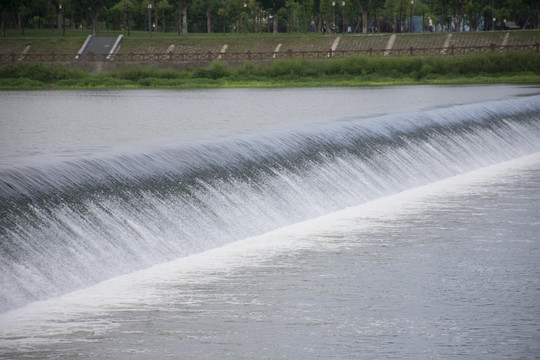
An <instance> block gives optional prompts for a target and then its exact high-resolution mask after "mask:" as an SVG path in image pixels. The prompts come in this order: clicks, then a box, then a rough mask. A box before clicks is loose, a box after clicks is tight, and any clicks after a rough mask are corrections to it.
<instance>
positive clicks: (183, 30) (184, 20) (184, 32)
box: [182, 5, 188, 36]
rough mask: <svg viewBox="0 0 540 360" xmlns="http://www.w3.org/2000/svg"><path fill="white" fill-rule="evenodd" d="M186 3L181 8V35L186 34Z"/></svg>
mask: <svg viewBox="0 0 540 360" xmlns="http://www.w3.org/2000/svg"><path fill="white" fill-rule="evenodd" d="M187 9H188V7H187V5H186V6H184V7H183V8H182V35H184V36H188V31H187Z"/></svg>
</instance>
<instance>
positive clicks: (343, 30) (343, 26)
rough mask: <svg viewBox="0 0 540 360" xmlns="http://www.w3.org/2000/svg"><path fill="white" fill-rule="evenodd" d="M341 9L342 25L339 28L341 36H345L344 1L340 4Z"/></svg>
mask: <svg viewBox="0 0 540 360" xmlns="http://www.w3.org/2000/svg"><path fill="white" fill-rule="evenodd" d="M341 9H342V10H343V11H342V13H343V25H342V27H341V32H342V33H343V34H345V1H342V2H341Z"/></svg>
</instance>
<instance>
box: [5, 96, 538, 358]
mask: <svg viewBox="0 0 540 360" xmlns="http://www.w3.org/2000/svg"><path fill="white" fill-rule="evenodd" d="M415 89H416V88H415ZM494 89H496V90H497V91H496V93H497V96H498V98H497V100H498V101H490V100H489V99H491V96H487V95H485V94H484V95H482V96H484V98H482V96H481V95H478V89H475V88H467V87H466V88H444V87H443V88H420V91H424V92H425V93H426V94H430V96H432V97H433V99H432V100H426V103H425V104H420V103H414V102H412V101H410V100H411V99H412V98H413V97H412V96H411V95H410V94H405V95H404V94H403V91H407V90H410V88H386V89H379V90H378V91H379V95H381V94H382V95H384V96H387V97H388V96H394V97H395V98H396V99H397V100H396V103H395V104H394V106H393V107H390V108H388V109H381V106H380V104H379V106H376V104H373V103H372V102H371V103H370V104H366V105H365V106H363V107H362V106H359V105H360V104H364V103H362V102H361V101H359V102H358V103H357V104H356V110H355V105H354V104H351V100H352V99H358V98H359V97H358V96H359V95H364V96H365V98H366V99H369V97H370V96H372V94H369V93H366V92H364V93H362V92H360V93H358V92H356V93H355V92H354V91H353V92H352V93H353V94H349V92H345V91H342V90H341V89H337V90H333V89H329V90H325V89H322V90H321V89H319V91H320V93H317V92H316V93H312V92H311V90H310V91H307V92H303V91H301V90H298V93H293V92H291V91H290V90H287V91H284V92H283V93H280V92H279V91H269V92H264V91H263V92H257V93H256V94H254V95H253V94H251V95H253V98H254V99H259V100H260V99H262V98H265V97H274V98H280V96H282V98H281V99H282V103H283V104H284V105H283V107H284V108H285V109H288V110H279V111H278V112H280V111H282V112H283V114H286V113H287V114H289V115H290V120H289V121H285V120H283V118H282V117H279V118H278V119H279V120H276V122H275V123H274V120H273V119H274V117H272V116H270V117H267V118H265V116H261V117H259V116H257V113H254V112H253V111H252V110H250V111H247V110H246V111H244V112H239V115H238V118H242V119H243V120H242V121H240V120H238V119H237V118H235V117H231V119H236V120H234V121H233V120H223V121H222V122H221V124H222V125H216V124H218V123H220V121H217V122H216V121H209V122H205V120H201V121H202V122H203V123H205V124H206V125H201V124H198V125H193V126H192V130H191V132H190V131H188V132H187V133H186V134H181V129H176V133H175V132H174V131H173V130H172V129H174V128H175V125H172V124H174V123H176V126H180V125H178V124H185V123H186V122H187V123H190V122H192V123H194V124H196V123H197V121H198V120H199V119H198V118H191V117H192V116H193V117H195V116H196V113H197V111H195V110H193V112H189V111H188V112H187V113H188V115H187V117H188V119H186V118H184V117H183V116H178V118H177V119H176V120H171V119H170V116H171V114H172V113H174V111H172V110H171V108H172V109H176V108H175V106H176V105H171V106H170V107H169V108H168V110H167V111H165V110H163V109H159V108H153V109H154V111H155V112H156V114H157V115H158V116H156V119H158V118H161V116H163V115H164V114H167V116H168V118H167V120H164V121H159V120H156V123H157V124H156V127H157V128H158V129H160V128H163V129H165V130H164V131H165V132H164V133H161V132H159V131H156V133H154V134H152V133H146V138H145V135H144V134H145V131H142V130H141V129H137V130H133V129H131V128H130V127H129V126H125V125H126V124H124V125H122V124H117V125H112V126H110V128H109V130H108V131H104V130H103V129H101V128H100V129H99V130H96V131H97V132H98V133H99V132H102V133H107V134H108V135H107V136H110V138H108V139H104V138H103V137H102V136H96V138H95V139H97V140H91V139H90V140H88V141H87V142H85V143H80V144H79V146H75V145H74V144H73V143H72V142H71V140H69V141H65V142H58V143H57V142H55V141H54V137H55V136H58V135H53V134H51V131H50V130H48V131H44V132H45V136H44V137H45V138H47V137H48V136H49V137H50V138H51V140H46V141H45V140H44V141H43V144H42V146H38V148H39V149H41V150H38V151H37V153H34V154H33V152H34V150H32V149H31V147H30V146H27V145H22V146H20V147H13V146H12V145H7V146H5V147H4V150H3V153H4V154H6V155H5V156H4V157H3V159H2V161H1V162H0V200H1V202H0V203H1V205H0V214H1V217H0V235H1V241H2V242H1V244H2V247H1V249H0V250H1V253H0V255H1V257H0V259H1V262H0V266H1V272H0V274H1V275H0V281H1V283H2V287H1V288H2V290H1V293H0V295H1V297H0V300H1V302H0V304H1V307H2V309H3V311H4V313H3V314H1V315H0V348H2V349H4V350H2V351H0V356H1V357H2V358H25V357H26V358H64V357H65V358H81V359H88V358H96V359H104V358H111V359H121V358H128V357H129V358H141V359H146V358H150V357H155V358H167V357H172V358H190V359H193V358H201V359H213V358H231V359H232V358H235V359H238V358H267V359H275V358H291V359H298V358H341V359H353V358H392V357H396V358H409V359H413V358H415V359H417V358H454V357H457V356H462V357H465V358H486V359H493V358H508V357H509V358H536V357H538V354H539V349H540V347H539V345H538V344H539V343H540V342H539V340H540V339H539V338H540V336H539V334H540V325H539V323H540V318H539V314H540V312H539V310H540V309H539V306H538V302H537V301H536V299H537V298H538V295H539V291H540V290H539V289H540V286H539V285H540V284H539V280H538V279H540V277H539V276H538V275H539V262H538V259H539V239H538V234H539V230H540V216H539V206H538V204H539V202H538V200H539V197H540V182H539V179H540V177H539V175H540V166H539V165H540V159H539V158H538V153H539V149H540V141H539V140H540V123H539V119H540V98H539V97H538V96H537V95H536V96H535V95H530V94H534V92H535V91H536V90H535V89H534V88H520V87H496V88H490V87H487V88H486V89H484V91H486V90H494ZM473 90H474V91H473ZM364 91H365V90H364ZM437 91H439V92H440V93H439V96H440V95H442V94H447V95H448V94H452V93H455V98H454V99H450V98H448V97H447V98H445V99H444V100H440V106H437V105H436V100H435V95H436V94H437ZM467 92H470V94H471V95H469V96H467ZM433 93H435V94H433ZM35 94H38V95H39V93H33V94H32V96H36V97H37V100H36V101H35V102H36V103H39V102H40V101H42V99H41V98H40V97H39V96H37V95H35ZM59 94H60V95H64V93H55V92H53V93H48V92H45V93H43V96H45V97H47V96H52V97H55V98H61V97H59ZM115 94H117V96H118V97H119V98H118V99H116V102H115V101H114V100H110V99H109V98H108V97H106V98H107V99H106V100H100V101H112V102H114V103H115V104H117V105H118V104H121V103H123V102H128V103H129V102H130V101H132V100H129V99H127V98H126V93H125V92H117V93H113V95H115ZM128 94H134V95H135V97H136V102H138V103H141V102H143V101H147V104H149V103H152V102H153V101H156V100H155V99H156V96H155V95H156V94H160V95H161V94H165V95H164V96H165V97H168V99H169V100H171V98H174V97H178V98H180V99H183V98H184V97H188V98H190V97H192V99H195V98H196V97H195V96H194V94H196V95H201V94H202V95H204V94H206V93H205V92H194V93H191V92H187V93H178V92H156V93H153V92H148V93H146V92H143V93H138V92H135V93H130V92H128ZM145 94H150V95H154V96H150V97H149V98H148V99H146V100H145V97H146V96H145ZM238 94H239V93H237V92H234V91H233V92H232V95H238ZM240 94H247V93H245V92H242V91H241V92H240ZM472 94H475V95H472ZM4 95H5V96H6V97H3V99H5V98H8V97H10V96H13V93H7V94H4ZM75 95H76V96H79V97H80V98H77V99H76V101H77V102H81V103H86V102H93V101H95V94H94V93H90V94H84V93H82V95H81V93H75ZM98 95H101V94H98ZM232 95H231V94H229V93H226V92H225V93H221V92H208V96H209V97H210V98H212V97H217V98H220V97H225V98H227V99H228V100H230V98H231V96H232ZM307 95H310V96H311V97H312V98H314V97H320V98H324V99H326V100H328V104H336V101H338V99H342V100H347V101H343V107H342V109H340V108H339V107H337V108H336V107H335V106H334V105H328V104H326V105H321V104H320V103H317V104H315V105H313V106H314V107H315V108H319V109H318V110H320V109H326V110H324V111H322V110H320V111H317V112H316V113H317V114H319V115H318V116H321V117H326V119H314V118H313V117H314V116H315V112H313V109H310V108H309V106H308V105H307V104H306V105H304V106H302V107H300V108H299V109H298V110H292V108H290V107H288V104H290V103H289V101H290V102H291V103H293V104H298V103H300V104H301V102H295V101H294V100H295V98H294V97H295V96H297V97H298V98H306V97H307ZM323 95H324V96H323ZM516 95H527V96H516ZM86 96H87V97H88V99H87V98H85V97H86ZM158 98H160V99H161V96H158ZM377 98H378V99H379V98H380V96H378V97H377ZM426 98H427V97H426ZM372 99H373V98H372ZM399 99H403V100H399ZM428 99H429V98H428ZM72 100H73V99H72ZM22 101H26V100H25V99H23V100H22ZM194 101H195V100H194ZM199 101H201V100H199ZM364 101H366V100H364ZM180 102H181V101H180ZM368 102H369V101H368ZM210 103H214V105H215V104H216V103H218V102H217V101H216V98H214V101H210V102H204V101H202V102H199V104H207V105H208V106H210ZM227 103H229V102H227ZM161 104H164V105H163V106H166V102H164V101H163V100H161ZM329 106H330V107H331V109H327V108H328V107H329ZM370 106H371V108H370ZM81 108H82V107H81ZM218 108H219V106H218ZM401 108H402V109H404V111H400V110H399V109H401ZM368 109H371V110H368ZM362 110H364V111H362ZM48 111H50V112H51V113H52V114H56V115H54V116H53V115H51V116H52V117H53V118H54V117H55V116H56V117H57V118H59V119H62V120H57V122H62V121H66V120H65V118H64V117H62V116H58V113H56V112H55V111H52V110H50V109H49V110H48ZM70 111H72V110H70ZM99 111H103V112H105V111H104V110H103V109H102V110H99ZM99 111H98V112H99ZM112 111H113V112H114V111H117V110H112ZM201 111H202V112H201V113H202V114H204V113H205V111H207V112H211V110H209V109H204V110H201ZM325 111H326V112H325ZM354 111H357V112H358V113H360V112H362V113H361V114H357V115H354V114H353V113H354ZM8 113H9V112H8ZM30 113H31V112H30ZM45 113H47V111H45ZM218 113H219V112H218V111H217V110H215V111H214V114H216V116H217V114H218ZM304 113H309V114H308V115H302V114H304ZM205 116H206V115H205ZM243 116H245V118H243ZM250 116H251V117H253V118H254V119H258V120H256V121H255V122H254V123H251V122H249V117H250ZM223 118H224V119H227V116H226V115H224V116H223ZM261 118H262V119H261ZM265 119H266V120H265ZM5 121H7V120H6V119H4V120H3V122H5ZM49 121H52V122H53V123H54V121H53V120H49ZM124 121H125V122H129V121H130V120H124ZM235 121H236V122H235ZM22 122H23V123H24V121H22ZM210 123H211V125H209V124H210ZM25 126H27V125H22V127H25ZM182 127H183V126H180V128H182ZM214 127H216V129H215V131H214ZM120 129H126V133H129V134H128V135H126V138H125V139H124V140H123V138H122V136H123V135H121V134H118V131H119V130H120ZM128 129H129V130H128ZM167 129H168V130H167ZM165 133H167V134H168V136H167V137H166V140H159V139H165V136H164V134H165ZM16 136H22V135H21V134H20V133H18V132H14V137H16ZM27 136H30V137H32V136H36V137H37V138H39V137H40V136H39V134H38V135H28V134H27ZM156 139H158V140H156ZM175 139H176V140H175ZM98 140H99V141H98ZM142 140H144V142H142ZM134 141H137V142H134ZM107 142H109V145H106V144H105V143H107ZM159 264H161V265H159Z"/></svg>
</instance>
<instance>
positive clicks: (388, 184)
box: [0, 96, 540, 312]
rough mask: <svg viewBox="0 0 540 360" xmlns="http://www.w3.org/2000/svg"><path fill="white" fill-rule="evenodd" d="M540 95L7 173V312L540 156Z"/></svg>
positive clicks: (1, 251)
mask: <svg viewBox="0 0 540 360" xmlns="http://www.w3.org/2000/svg"><path fill="white" fill-rule="evenodd" d="M539 120H540V97H539V96H533V97H527V98H520V99H512V100H506V101H500V102H489V103H481V104H474V105H464V106H456V107H452V108H446V109H435V110H431V111H428V112H421V113H409V114H403V115H386V116H381V117H374V118H369V119H366V118H356V119H355V118H348V119H345V120H343V121H339V122H333V123H330V124H326V125H319V126H315V127H313V126H311V127H309V128H297V129H294V130H288V131H274V132H271V133H269V132H265V133H264V134H250V135H246V136H242V137H237V138H230V139H224V140H221V141H219V142H216V141H214V142H201V143H199V144H192V145H190V146H178V147H175V146H171V145H169V146H163V147H161V148H159V147H154V148H152V149H146V150H129V151H128V150H124V151H118V152H115V153H112V152H108V153H106V154H105V153H101V154H95V155H91V156H89V155H87V156H80V157H64V158H61V157H58V158H48V159H39V161H36V160H35V159H31V158H30V159H28V160H27V162H18V163H17V164H10V165H7V164H6V165H2V166H1V167H0V236H1V247H0V283H1V284H2V286H1V290H0V312H4V311H8V310H10V309H13V308H16V307H19V306H22V305H24V304H27V303H30V302H33V301H36V300H41V299H46V298H50V297H53V296H57V295H60V294H63V293H66V292H68V291H72V290H74V289H77V288H82V287H85V286H88V285H91V284H94V283H97V282H99V281H102V280H105V279H108V278H110V277H113V276H116V275H119V274H125V273H128V272H132V271H135V270H139V269H143V268H146V267H149V266H151V265H154V264H158V263H162V262H165V261H169V260H172V259H175V258H178V257H182V256H187V255H189V254H193V253H197V252H201V251H204V250H207V249H211V248H215V247H218V246H221V245H224V244H227V243H230V242H233V241H236V240H240V239H243V238H246V237H249V236H253V235H257V234H262V233H264V232H267V231H270V230H272V229H276V228H279V227H282V226H285V225H288V224H292V223H295V222H298V221H302V220H306V219H309V218H313V217H316V216H320V215H323V214H327V213H330V212H332V211H336V210H339V209H343V208H345V207H348V206H354V205H358V204H361V203H363V202H366V201H369V200H373V199H376V198H379V197H382V196H386V195H389V194H394V193H397V192H400V191H403V190H406V189H410V188H413V187H417V186H420V185H423V184H427V183H430V182H433V181H437V180H440V179H443V178H446V177H449V176H453V175H456V174H460V173H464V172H467V171H471V170H474V169H477V168H479V167H483V166H487V165H491V164H495V163H498V162H501V161H505V160H509V159H513V158H516V157H520V156H524V155H527V154H531V153H535V152H538V151H540V121H539Z"/></svg>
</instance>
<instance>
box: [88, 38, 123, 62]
mask: <svg viewBox="0 0 540 360" xmlns="http://www.w3.org/2000/svg"><path fill="white" fill-rule="evenodd" d="M115 42H116V38H100V37H92V38H91V39H90V41H89V42H88V44H87V45H86V47H85V48H84V50H83V52H82V54H81V55H80V58H81V59H83V60H87V59H88V53H89V52H93V53H94V54H100V55H101V54H109V52H110V51H111V49H112V48H113V46H114V43H115Z"/></svg>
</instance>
